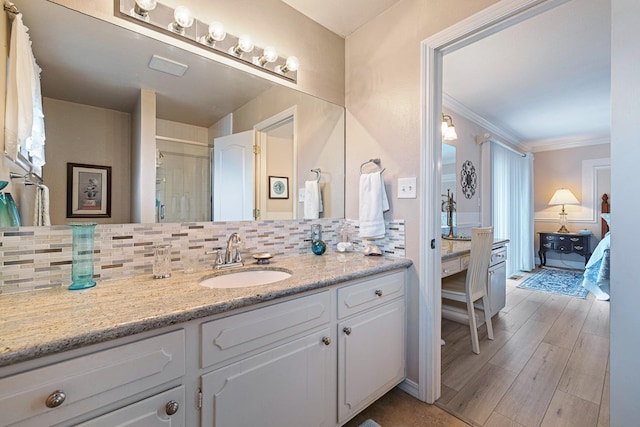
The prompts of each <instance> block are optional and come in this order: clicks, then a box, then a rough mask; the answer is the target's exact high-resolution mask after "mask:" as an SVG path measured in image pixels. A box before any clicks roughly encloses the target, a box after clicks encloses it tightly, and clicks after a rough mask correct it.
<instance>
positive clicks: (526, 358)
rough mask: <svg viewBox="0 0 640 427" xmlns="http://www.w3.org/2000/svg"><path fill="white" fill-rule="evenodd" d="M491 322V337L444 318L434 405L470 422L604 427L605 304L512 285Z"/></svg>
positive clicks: (527, 426) (509, 283)
mask: <svg viewBox="0 0 640 427" xmlns="http://www.w3.org/2000/svg"><path fill="white" fill-rule="evenodd" d="M526 277H527V276H526V275H525V276H524V277H523V278H521V279H519V280H518V281H515V280H508V281H507V306H506V307H505V309H504V310H502V311H501V312H500V313H499V314H498V315H497V316H496V317H494V319H493V328H494V334H495V340H494V341H489V340H488V339H487V337H486V332H485V331H484V327H483V328H482V329H481V331H480V354H479V355H474V354H473V353H472V352H471V340H470V337H469V327H468V326H467V325H462V324H458V323H455V322H451V321H448V320H443V325H442V337H443V339H444V340H445V341H446V345H445V346H444V347H442V361H443V363H442V368H443V369H442V383H443V388H442V396H441V398H440V399H439V400H438V402H437V405H438V406H440V407H441V408H444V409H445V410H447V411H448V412H450V413H452V414H454V415H457V416H459V417H460V418H461V419H464V420H466V421H467V422H469V423H470V424H472V425H477V426H486V427H496V426H525V427H538V426H584V427H588V426H594V427H596V426H597V427H608V426H609V372H608V364H609V302H606V301H597V300H595V299H594V298H593V296H592V295H589V296H588V297H587V299H579V298H571V297H565V296H561V295H554V294H546V293H542V292H534V291H529V290H524V289H519V288H516V286H517V284H518V283H520V281H522V280H524V279H525V278H526Z"/></svg>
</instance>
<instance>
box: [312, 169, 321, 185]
mask: <svg viewBox="0 0 640 427" xmlns="http://www.w3.org/2000/svg"><path fill="white" fill-rule="evenodd" d="M311 172H315V173H316V182H320V172H322V170H321V169H320V168H315V169H311Z"/></svg>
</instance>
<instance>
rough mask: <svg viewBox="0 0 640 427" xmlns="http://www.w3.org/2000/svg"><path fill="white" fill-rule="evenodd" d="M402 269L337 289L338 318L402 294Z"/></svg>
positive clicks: (403, 278)
mask: <svg viewBox="0 0 640 427" xmlns="http://www.w3.org/2000/svg"><path fill="white" fill-rule="evenodd" d="M404 282H405V276H404V271H399V272H395V273H391V274H387V275H385V276H382V277H377V278H375V279H370V280H365V281H363V282H360V283H356V284H354V285H350V286H344V287H342V288H339V289H338V318H339V319H342V318H345V317H347V316H351V315H352V314H356V313H359V312H361V311H363V310H367V309H370V308H373V307H375V306H377V305H380V304H384V303H386V302H387V301H391V300H393V299H395V298H398V297H401V296H402V295H404Z"/></svg>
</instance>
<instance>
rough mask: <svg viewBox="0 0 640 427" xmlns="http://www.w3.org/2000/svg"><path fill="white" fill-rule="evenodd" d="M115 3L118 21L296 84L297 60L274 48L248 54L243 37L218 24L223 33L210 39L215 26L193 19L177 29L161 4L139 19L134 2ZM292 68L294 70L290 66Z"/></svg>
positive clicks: (170, 12) (170, 13)
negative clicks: (211, 28)
mask: <svg viewBox="0 0 640 427" xmlns="http://www.w3.org/2000/svg"><path fill="white" fill-rule="evenodd" d="M116 2H117V6H116V15H117V16H119V17H121V18H124V19H127V20H129V21H132V22H135V23H137V24H139V25H142V26H145V27H148V28H152V29H154V30H155V31H159V32H161V33H163V34H167V35H170V36H173V37H176V38H178V39H180V40H185V41H189V42H190V43H192V44H195V45H197V46H199V47H202V48H204V49H207V50H211V51H214V52H216V53H217V54H220V55H223V56H225V57H227V58H231V59H234V60H236V61H239V62H241V63H243V64H246V65H250V66H252V67H253V68H256V69H259V70H262V71H266V72H268V73H270V74H273V75H276V76H278V77H281V78H284V79H286V80H289V81H292V82H294V83H296V82H297V81H298V72H297V70H298V66H297V65H298V59H297V58H296V57H294V56H290V57H288V58H287V57H279V56H277V53H276V50H275V48H273V47H271V46H267V47H265V48H261V47H258V46H253V48H252V49H251V50H248V51H247V50H245V49H246V41H245V40H244V37H245V36H240V37H238V36H234V35H233V34H229V33H226V32H224V28H223V27H222V24H220V23H219V22H216V23H215V24H216V25H217V26H218V27H221V28H222V29H221V30H220V31H219V32H218V33H219V35H218V36H216V37H212V35H211V34H210V27H211V26H212V25H213V24H214V23H205V22H203V21H200V20H198V19H197V18H194V19H193V23H192V24H191V25H189V26H188V27H184V26H181V25H176V24H175V23H176V18H175V17H174V11H175V9H174V8H172V7H170V6H166V5H163V4H162V3H159V2H155V7H154V8H153V9H151V10H148V11H146V14H144V15H140V13H139V11H140V7H139V5H137V4H136V1H135V0H116ZM175 28H178V30H179V31H176V29H175ZM241 39H242V40H241ZM274 56H275V58H274ZM291 64H294V65H295V66H291Z"/></svg>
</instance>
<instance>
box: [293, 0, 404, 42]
mask: <svg viewBox="0 0 640 427" xmlns="http://www.w3.org/2000/svg"><path fill="white" fill-rule="evenodd" d="M282 1H283V2H285V3H287V4H288V5H289V6H291V7H293V8H294V9H296V10H298V12H301V13H302V14H304V15H306V16H308V17H309V18H311V19H313V20H314V21H316V22H317V23H319V24H320V25H322V26H324V27H325V28H327V29H329V30H331V31H333V32H334V33H336V34H338V35H339V36H342V37H346V36H348V35H349V34H351V33H353V32H354V31H355V30H357V29H358V28H359V27H360V26H362V25H363V24H365V23H367V22H369V21H370V20H371V19H373V18H375V17H376V16H378V15H380V14H381V13H382V12H384V11H385V10H387V9H388V8H389V7H391V6H393V5H394V4H396V3H398V2H399V1H400V0H323V1H318V0H282Z"/></svg>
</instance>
